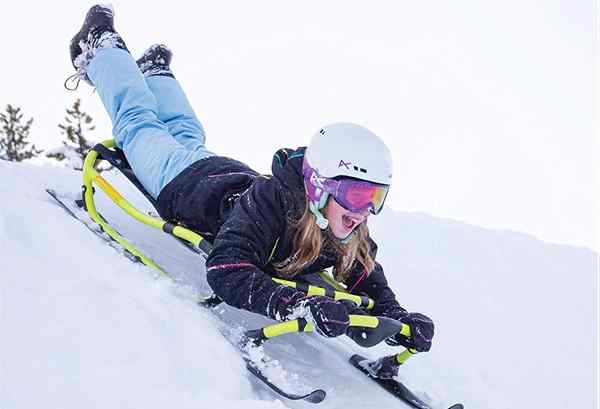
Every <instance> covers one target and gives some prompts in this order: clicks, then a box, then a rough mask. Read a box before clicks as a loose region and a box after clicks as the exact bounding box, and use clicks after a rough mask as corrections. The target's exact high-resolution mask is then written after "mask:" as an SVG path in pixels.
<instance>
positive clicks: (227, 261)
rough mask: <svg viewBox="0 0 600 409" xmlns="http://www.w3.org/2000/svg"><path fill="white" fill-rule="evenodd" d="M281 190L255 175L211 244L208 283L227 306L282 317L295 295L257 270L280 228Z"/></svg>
mask: <svg viewBox="0 0 600 409" xmlns="http://www.w3.org/2000/svg"><path fill="white" fill-rule="evenodd" d="M285 217H286V216H285V209H284V207H283V202H282V198H281V186H280V185H279V183H278V181H277V180H275V179H271V178H267V177H263V176H261V177H259V178H258V179H257V180H256V181H255V182H254V185H253V186H252V187H251V188H250V190H249V191H248V192H247V193H246V194H245V195H243V196H242V197H241V198H240V199H239V200H238V202H237V203H236V205H235V207H234V209H233V210H232V212H231V214H230V216H229V218H228V219H227V221H226V222H225V223H224V224H223V226H222V227H221V229H220V230H219V233H218V234H217V236H216V238H215V241H214V248H213V251H212V252H211V254H210V256H209V257H208V259H207V261H206V273H207V279H208V283H209V285H210V286H211V288H212V289H213V291H214V292H215V294H216V295H218V296H219V297H220V298H221V299H223V300H224V301H225V302H226V303H227V304H229V305H231V306H234V307H237V308H241V309H245V310H248V311H252V312H255V313H258V314H262V315H266V316H268V317H271V318H274V319H281V318H283V317H281V316H282V314H283V313H284V312H285V311H287V309H286V307H287V308H288V309H289V305H288V304H289V303H292V302H295V301H297V300H298V299H300V298H302V297H303V296H304V294H302V293H300V292H299V291H297V290H295V289H292V288H288V287H285V286H282V285H279V284H276V283H275V282H274V281H273V280H271V277H270V276H269V275H268V274H266V273H265V272H263V271H262V266H264V265H266V264H267V263H268V260H269V256H270V254H271V251H272V249H273V246H274V244H275V242H276V240H277V238H278V237H279V235H280V232H281V231H282V230H283V227H284V223H285V222H286V221H285Z"/></svg>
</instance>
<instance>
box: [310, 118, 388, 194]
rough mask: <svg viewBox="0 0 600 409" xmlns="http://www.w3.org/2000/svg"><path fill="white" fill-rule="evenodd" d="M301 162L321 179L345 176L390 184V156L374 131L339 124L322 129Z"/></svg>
mask: <svg viewBox="0 0 600 409" xmlns="http://www.w3.org/2000/svg"><path fill="white" fill-rule="evenodd" d="M304 160H305V161H307V162H308V164H309V165H310V167H311V168H313V169H314V170H316V171H317V172H318V173H319V175H320V176H322V177H326V178H334V177H336V176H347V177H352V178H356V179H361V180H365V181H367V182H373V183H379V184H382V185H390V184H391V183H392V170H393V163H392V154H391V153H390V150H389V149H388V147H387V146H386V145H385V143H384V142H383V141H382V140H381V139H380V138H379V137H378V136H377V135H375V134H374V133H373V132H371V131H369V130H368V129H366V128H363V127H362V126H360V125H356V124H352V123H346V122H340V123H335V124H331V125H327V126H324V127H323V128H321V129H320V130H319V132H317V133H316V134H315V135H314V136H313V137H312V139H311V141H310V144H309V145H308V147H307V148H306V153H305V154H304Z"/></svg>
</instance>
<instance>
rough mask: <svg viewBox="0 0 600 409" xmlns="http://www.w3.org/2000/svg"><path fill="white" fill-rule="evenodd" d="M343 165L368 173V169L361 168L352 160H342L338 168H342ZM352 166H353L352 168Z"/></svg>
mask: <svg viewBox="0 0 600 409" xmlns="http://www.w3.org/2000/svg"><path fill="white" fill-rule="evenodd" d="M342 166H343V167H345V168H346V169H348V170H352V169H354V171H356V172H361V173H367V170H366V169H364V168H359V167H358V166H356V165H353V164H352V162H344V161H343V160H340V163H338V169H339V168H341V167H342ZM350 166H352V168H350Z"/></svg>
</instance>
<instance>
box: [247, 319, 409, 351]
mask: <svg viewBox="0 0 600 409" xmlns="http://www.w3.org/2000/svg"><path fill="white" fill-rule="evenodd" d="M349 318H350V324H349V327H360V328H367V329H371V330H372V331H369V332H368V333H367V336H370V337H376V338H377V339H378V342H376V343H379V342H381V341H383V340H384V339H385V338H388V337H390V336H392V335H394V334H395V333H396V332H400V333H401V334H402V335H404V336H406V337H410V327H409V326H408V325H406V324H403V323H401V322H399V321H396V320H392V319H390V318H379V317H373V316H370V315H349ZM390 323H393V324H392V325H393V326H390V325H389V324H390ZM314 330H315V329H314V326H313V325H312V324H311V323H310V322H307V321H306V320H305V319H303V318H299V319H296V320H291V321H285V322H280V323H277V324H272V325H267V326H266V327H263V328H259V329H255V330H250V331H246V333H245V334H244V335H245V337H246V338H248V339H249V340H251V341H252V342H254V343H255V344H257V345H260V344H262V343H263V342H265V341H267V340H269V339H272V338H275V337H279V336H281V335H285V334H293V333H297V332H313V331H314Z"/></svg>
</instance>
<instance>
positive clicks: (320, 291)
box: [272, 278, 375, 310]
mask: <svg viewBox="0 0 600 409" xmlns="http://www.w3.org/2000/svg"><path fill="white" fill-rule="evenodd" d="M272 280H273V281H274V282H276V283H277V284H281V285H285V286H286V287H291V288H295V289H296V290H298V291H302V292H303V293H306V295H324V296H326V297H329V298H333V299H334V300H336V301H339V300H348V301H352V302H353V303H354V304H356V306H357V307H359V308H366V309H367V310H371V309H373V307H375V301H373V300H372V299H371V298H369V297H364V296H360V295H355V294H349V293H345V292H342V291H335V290H330V289H327V288H323V287H318V286H316V285H310V284H306V283H298V282H296V281H289V280H282V279H281V278H272Z"/></svg>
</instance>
